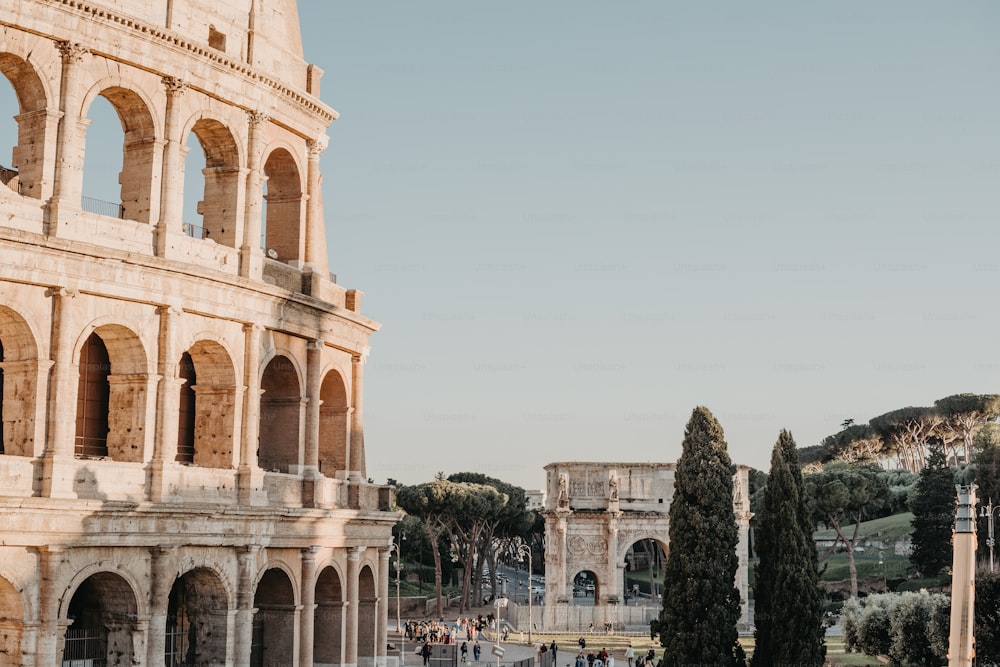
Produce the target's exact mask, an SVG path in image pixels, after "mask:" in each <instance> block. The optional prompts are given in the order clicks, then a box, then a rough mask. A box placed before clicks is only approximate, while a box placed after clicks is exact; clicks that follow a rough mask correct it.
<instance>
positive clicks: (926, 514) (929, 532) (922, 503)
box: [910, 444, 955, 577]
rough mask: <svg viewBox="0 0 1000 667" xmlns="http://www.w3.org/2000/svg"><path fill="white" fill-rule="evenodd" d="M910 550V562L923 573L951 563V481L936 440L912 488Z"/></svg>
mask: <svg viewBox="0 0 1000 667" xmlns="http://www.w3.org/2000/svg"><path fill="white" fill-rule="evenodd" d="M910 509H911V510H912V511H913V521H912V522H911V524H912V525H913V553H911V554H910V563H912V564H913V567H914V568H916V570H917V572H919V573H920V574H921V575H923V576H925V577H933V576H934V575H936V574H938V573H939V572H940V571H941V570H943V569H944V568H945V567H947V566H949V565H951V526H952V522H953V521H954V517H955V481H954V476H953V475H952V472H951V469H950V468H949V467H948V463H947V461H946V460H945V456H944V450H943V449H942V447H941V445H940V444H934V445H931V448H930V453H929V454H928V455H927V465H926V466H924V468H923V470H921V471H920V479H919V480H917V485H916V487H915V488H914V495H913V502H912V503H911V505H910Z"/></svg>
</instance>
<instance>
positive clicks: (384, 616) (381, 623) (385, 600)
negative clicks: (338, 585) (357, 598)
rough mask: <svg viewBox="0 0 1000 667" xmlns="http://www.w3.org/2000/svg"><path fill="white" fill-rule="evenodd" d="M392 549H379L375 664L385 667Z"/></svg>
mask: <svg viewBox="0 0 1000 667" xmlns="http://www.w3.org/2000/svg"><path fill="white" fill-rule="evenodd" d="M390 551H391V547H379V549H378V601H377V603H376V604H377V607H376V609H375V619H376V622H377V623H378V627H377V628H375V664H376V665H378V667H385V663H386V660H385V657H386V647H387V646H388V643H389V642H388V637H389V633H388V627H387V625H388V618H389V614H388V610H389V552H390Z"/></svg>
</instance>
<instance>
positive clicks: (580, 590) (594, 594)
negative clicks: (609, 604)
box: [570, 567, 606, 604]
mask: <svg viewBox="0 0 1000 667" xmlns="http://www.w3.org/2000/svg"><path fill="white" fill-rule="evenodd" d="M604 583H606V582H604ZM601 584H602V582H601V576H600V574H599V573H598V572H597V571H596V570H592V569H589V568H586V567H581V568H578V569H577V570H576V572H575V573H574V574H573V576H572V577H571V578H570V585H571V586H572V587H573V603H574V604H581V603H585V602H589V603H590V604H595V603H596V601H597V600H600V599H601V594H602V593H603V592H604V591H602V590H601Z"/></svg>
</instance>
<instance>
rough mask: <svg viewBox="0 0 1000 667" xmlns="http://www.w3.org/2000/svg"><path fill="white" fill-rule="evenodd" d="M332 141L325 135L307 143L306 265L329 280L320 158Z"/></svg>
mask: <svg viewBox="0 0 1000 667" xmlns="http://www.w3.org/2000/svg"><path fill="white" fill-rule="evenodd" d="M329 141H330V139H329V137H327V136H326V135H323V136H321V137H319V138H317V139H313V140H310V141H308V142H306V148H307V150H308V154H309V163H308V169H307V173H306V177H307V183H306V187H307V188H308V198H307V199H306V264H307V265H308V266H309V267H310V268H312V270H313V275H314V276H318V277H320V278H322V279H324V280H329V275H330V267H329V264H328V261H327V252H326V227H325V225H324V222H325V221H324V220H323V206H322V204H323V190H322V183H321V175H320V170H319V158H320V156H321V155H322V154H323V151H324V150H326V147H327V144H328V143H329Z"/></svg>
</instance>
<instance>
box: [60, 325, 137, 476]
mask: <svg viewBox="0 0 1000 667" xmlns="http://www.w3.org/2000/svg"><path fill="white" fill-rule="evenodd" d="M95 339H96V340H95ZM102 347H103V348H104V353H103V354H102V353H101V349H100V348H102ZM74 356H75V358H76V360H77V363H78V365H79V374H80V382H79V385H78V394H77V401H76V403H77V414H76V419H77V422H76V423H77V427H76V438H77V440H76V453H77V456H83V457H99V458H100V457H104V456H107V457H110V458H111V459H112V460H115V461H126V462H131V463H141V462H142V460H143V457H144V453H145V452H144V448H143V446H144V442H145V429H146V405H147V402H148V401H149V400H150V394H151V391H150V377H149V372H148V364H147V357H146V353H145V349H144V348H143V345H142V342H141V341H140V340H139V337H138V336H137V335H136V334H135V332H133V331H132V330H131V329H129V328H127V327H124V326H122V325H120V324H103V325H100V326H91V327H88V328H87V330H86V331H85V332H84V336H83V337H82V338H81V340H80V342H79V344H78V345H77V347H76V352H75V354H74Z"/></svg>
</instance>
